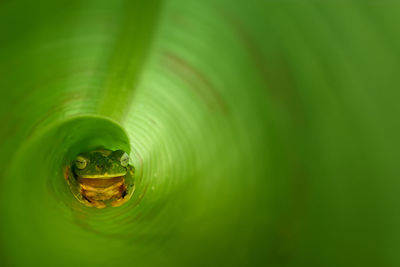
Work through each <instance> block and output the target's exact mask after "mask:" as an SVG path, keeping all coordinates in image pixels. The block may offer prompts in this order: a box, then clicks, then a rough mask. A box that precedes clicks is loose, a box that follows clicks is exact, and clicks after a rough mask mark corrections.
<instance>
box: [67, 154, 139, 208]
mask: <svg viewBox="0 0 400 267" xmlns="http://www.w3.org/2000/svg"><path fill="white" fill-rule="evenodd" d="M64 177H65V179H66V180H67V182H68V184H69V186H70V189H71V192H72V194H73V195H74V196H75V198H76V199H77V200H78V201H79V202H81V203H83V204H84V205H86V206H88V207H96V208H105V207H106V206H108V205H111V206H112V207H118V206H120V205H122V204H124V203H125V202H127V201H128V200H129V199H130V198H131V196H132V194H133V191H134V189H135V184H134V167H133V166H131V165H129V156H128V154H127V153H126V152H124V151H122V150H116V151H111V150H107V149H97V150H94V151H90V152H86V153H81V154H79V155H78V156H77V157H76V159H75V161H74V162H72V164H71V165H69V166H67V168H66V169H65V172H64Z"/></svg>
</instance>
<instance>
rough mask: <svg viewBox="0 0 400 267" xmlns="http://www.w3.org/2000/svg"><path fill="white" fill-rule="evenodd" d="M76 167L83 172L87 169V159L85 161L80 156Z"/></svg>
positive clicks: (76, 161)
mask: <svg viewBox="0 0 400 267" xmlns="http://www.w3.org/2000/svg"><path fill="white" fill-rule="evenodd" d="M75 165H76V167H77V168H78V169H81V170H83V169H84V168H86V165H87V159H85V158H84V157H82V156H78V157H77V158H76V160H75Z"/></svg>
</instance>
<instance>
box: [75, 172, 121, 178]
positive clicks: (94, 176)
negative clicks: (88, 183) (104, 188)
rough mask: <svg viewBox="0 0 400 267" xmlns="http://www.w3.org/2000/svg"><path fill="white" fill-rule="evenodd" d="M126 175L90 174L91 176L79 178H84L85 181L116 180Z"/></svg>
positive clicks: (80, 176)
mask: <svg viewBox="0 0 400 267" xmlns="http://www.w3.org/2000/svg"><path fill="white" fill-rule="evenodd" d="M125 175H126V172H125V173H113V174H108V173H102V174H91V175H79V176H78V177H79V178H85V179H112V178H117V177H123V176H125Z"/></svg>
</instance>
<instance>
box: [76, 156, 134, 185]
mask: <svg viewBox="0 0 400 267" xmlns="http://www.w3.org/2000/svg"><path fill="white" fill-rule="evenodd" d="M128 164H129V156H128V154H127V153H125V152H124V151H122V150H116V151H111V150H105V149H98V150H94V151H91V152H86V153H81V154H79V155H78V156H77V157H76V159H75V162H74V163H73V170H74V172H75V174H76V175H77V176H78V177H79V178H97V179H110V178H113V177H118V176H125V174H126V172H127V166H128Z"/></svg>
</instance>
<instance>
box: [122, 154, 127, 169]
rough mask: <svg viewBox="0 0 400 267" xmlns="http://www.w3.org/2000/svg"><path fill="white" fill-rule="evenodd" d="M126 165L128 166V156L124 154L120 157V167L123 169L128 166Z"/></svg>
mask: <svg viewBox="0 0 400 267" xmlns="http://www.w3.org/2000/svg"><path fill="white" fill-rule="evenodd" d="M128 164H129V156H128V154H126V153H124V154H122V156H121V165H122V166H123V167H126V166H128Z"/></svg>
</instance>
